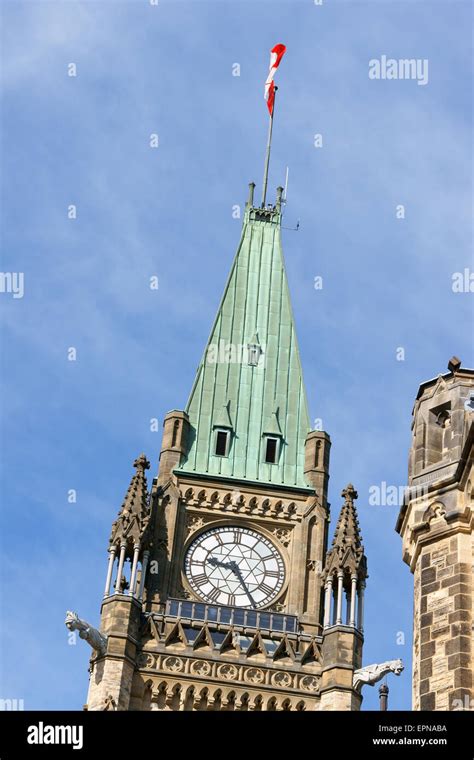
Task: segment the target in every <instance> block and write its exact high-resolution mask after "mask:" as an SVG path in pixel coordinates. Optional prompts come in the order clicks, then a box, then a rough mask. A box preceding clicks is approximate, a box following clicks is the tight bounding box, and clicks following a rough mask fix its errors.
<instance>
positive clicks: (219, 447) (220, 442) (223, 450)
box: [214, 428, 230, 457]
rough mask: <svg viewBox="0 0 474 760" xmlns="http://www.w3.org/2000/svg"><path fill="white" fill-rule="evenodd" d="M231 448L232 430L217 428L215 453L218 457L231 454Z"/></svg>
mask: <svg viewBox="0 0 474 760" xmlns="http://www.w3.org/2000/svg"><path fill="white" fill-rule="evenodd" d="M229 448H230V430H223V429H222V428H216V431H215V439H214V454H215V456H216V457H226V456H228V455H229Z"/></svg>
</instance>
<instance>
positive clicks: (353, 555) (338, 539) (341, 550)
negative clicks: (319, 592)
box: [326, 483, 367, 578]
mask: <svg viewBox="0 0 474 760" xmlns="http://www.w3.org/2000/svg"><path fill="white" fill-rule="evenodd" d="M341 496H342V498H343V499H344V504H343V505H342V507H341V511H340V513H339V519H338V521H337V525H336V530H335V533H334V538H333V542H332V546H331V549H330V551H329V552H328V553H327V557H326V574H329V573H332V572H334V571H336V570H349V571H350V572H351V573H357V575H359V577H363V578H365V577H366V575H367V569H366V558H365V555H364V546H363V544H362V535H361V532H360V526H359V520H358V519H357V510H356V507H355V504H354V502H355V500H356V499H357V496H358V494H357V491H356V490H355V488H354V486H353V485H352V483H349V484H348V485H347V486H346V487H345V488H344V490H343V491H342V493H341Z"/></svg>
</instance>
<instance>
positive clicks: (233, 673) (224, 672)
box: [217, 665, 239, 681]
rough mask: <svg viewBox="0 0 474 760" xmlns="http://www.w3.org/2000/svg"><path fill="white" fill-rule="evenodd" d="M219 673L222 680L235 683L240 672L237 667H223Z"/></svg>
mask: <svg viewBox="0 0 474 760" xmlns="http://www.w3.org/2000/svg"><path fill="white" fill-rule="evenodd" d="M217 673H218V675H219V676H220V677H221V678H225V679H226V680H227V681H233V680H235V679H236V678H237V677H238V675H239V671H238V670H237V668H236V667H235V665H221V666H220V668H219V669H218V671H217Z"/></svg>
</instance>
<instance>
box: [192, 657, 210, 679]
mask: <svg viewBox="0 0 474 760" xmlns="http://www.w3.org/2000/svg"><path fill="white" fill-rule="evenodd" d="M210 672H211V666H210V665H209V663H208V662H204V661H203V660H196V662H193V663H192V665H191V673H195V675H197V676H208V675H209V673H210Z"/></svg>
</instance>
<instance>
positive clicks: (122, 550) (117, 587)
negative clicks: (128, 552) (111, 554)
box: [115, 544, 126, 594]
mask: <svg viewBox="0 0 474 760" xmlns="http://www.w3.org/2000/svg"><path fill="white" fill-rule="evenodd" d="M125 548H126V545H125V544H120V557H119V563H118V569H117V580H116V581H115V593H116V594H120V581H121V580H122V572H123V563H124V562H125Z"/></svg>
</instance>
